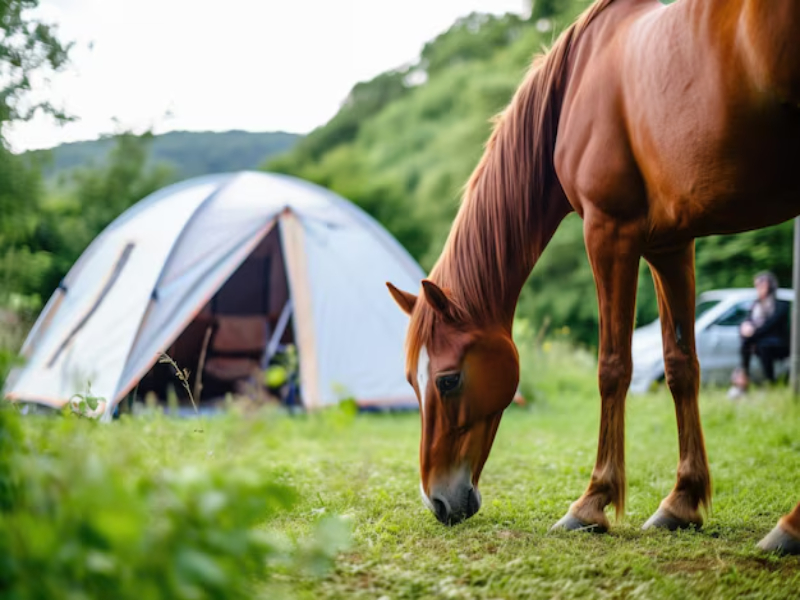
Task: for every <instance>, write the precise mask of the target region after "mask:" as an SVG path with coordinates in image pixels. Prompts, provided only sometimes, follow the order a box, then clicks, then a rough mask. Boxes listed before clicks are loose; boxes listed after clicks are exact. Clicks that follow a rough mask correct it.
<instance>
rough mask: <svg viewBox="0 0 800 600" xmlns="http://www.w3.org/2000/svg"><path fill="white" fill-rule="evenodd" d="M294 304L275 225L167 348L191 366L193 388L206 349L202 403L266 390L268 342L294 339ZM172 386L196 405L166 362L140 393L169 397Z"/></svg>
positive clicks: (180, 397) (183, 400) (181, 362)
mask: <svg viewBox="0 0 800 600" xmlns="http://www.w3.org/2000/svg"><path fill="white" fill-rule="evenodd" d="M288 302H289V286H288V282H287V279H286V269H285V267H284V260H283V252H282V246H281V237H280V228H279V227H274V228H273V229H272V231H270V233H269V234H267V236H266V237H265V238H264V239H263V240H262V241H261V243H260V244H259V245H258V246H257V247H256V249H255V250H254V251H253V252H252V254H250V256H248V258H247V259H246V260H245V261H244V262H243V263H242V264H241V265H239V267H238V268H237V269H236V271H235V272H234V273H233V275H231V276H230V278H229V279H228V280H227V281H226V282H225V283H224V284H223V285H222V287H221V288H220V289H219V290H217V292H216V293H215V294H214V296H213V297H212V298H211V300H210V301H209V302H208V303H207V304H206V305H205V306H204V307H203V308H202V309H201V310H200V312H199V313H198V314H197V315H196V316H195V318H194V319H193V320H192V321H191V323H190V324H189V325H188V326H187V327H186V329H185V330H184V331H183V332H181V334H180V335H179V336H178V337H177V339H176V340H175V341H174V342H173V344H172V345H171V346H170V347H169V348H167V354H169V356H171V357H172V359H173V360H174V361H175V362H176V363H177V364H178V366H179V367H181V368H182V369H188V370H189V373H190V375H189V385H190V387H191V388H192V389H193V390H194V389H195V386H196V379H197V373H198V371H199V369H200V367H201V356H202V354H203V352H204V351H205V357H204V359H203V360H202V363H203V364H202V369H203V373H202V392H201V395H200V399H201V403H202V404H205V405H208V404H209V403H214V402H216V401H218V400H220V399H222V398H223V397H224V396H225V395H226V394H228V393H233V394H237V393H247V394H252V393H253V392H254V391H258V392H259V393H261V392H263V387H262V385H261V376H260V372H261V369H262V366H263V362H264V359H265V352H266V351H267V346H268V345H270V346H271V347H273V348H274V347H275V346H276V345H278V344H280V345H285V344H293V343H294V328H293V326H292V325H293V324H292V318H291V317H289V319H288V322H287V319H286V316H287V315H286V312H287V311H286V308H287V303H288ZM282 314H283V315H284V316H283V319H281V315H282ZM280 328H282V329H283V330H282V332H281V331H280ZM276 332H277V333H276ZM271 341H272V342H273V343H272V344H270V342H271ZM170 387H171V388H172V389H174V390H175V393H176V395H177V398H178V402H179V404H180V405H181V406H190V405H191V402H190V400H189V397H188V394H187V393H186V391H185V390H184V389H183V387H182V385H181V383H180V382H179V381H178V380H177V378H176V377H175V374H174V369H173V368H172V367H171V366H170V365H168V364H163V363H156V364H155V365H154V366H153V367H152V369H151V370H150V371H149V372H148V373H147V375H145V377H144V378H142V380H141V382H140V383H139V389H138V392H137V396H138V397H140V398H141V397H143V396H144V394H146V393H147V392H154V393H155V394H156V395H157V396H158V398H159V399H161V400H164V399H166V398H167V394H168V393H169V388H170Z"/></svg>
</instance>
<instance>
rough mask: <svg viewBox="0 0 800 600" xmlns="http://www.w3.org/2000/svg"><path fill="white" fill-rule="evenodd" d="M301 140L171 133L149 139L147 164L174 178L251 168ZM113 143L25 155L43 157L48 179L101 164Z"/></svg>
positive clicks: (279, 135)
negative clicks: (163, 167) (169, 172)
mask: <svg viewBox="0 0 800 600" xmlns="http://www.w3.org/2000/svg"><path fill="white" fill-rule="evenodd" d="M301 137H302V136H300V135H297V134H293V133H284V132H268V133H250V132H247V131H226V132H221V133H216V132H190V131H173V132H170V133H165V134H162V135H156V136H153V140H152V145H151V147H150V162H151V163H152V164H165V165H168V166H170V167H171V168H172V170H173V174H174V176H175V178H177V179H184V178H187V177H193V176H195V175H204V174H207V173H219V172H223V171H235V170H240V169H254V168H257V167H258V166H259V165H261V164H262V163H263V162H264V161H265V160H267V159H269V158H270V157H271V156H274V155H276V154H280V153H281V152H285V151H287V150H289V149H290V148H291V147H292V146H293V145H294V144H295V143H296V142H297V140H298V139H300V138H301ZM114 144H115V140H114V138H111V137H108V138H101V139H99V140H94V141H88V142H75V143H70V144H62V145H61V146H57V147H56V148H53V149H52V150H38V151H34V152H30V153H28V154H31V155H35V156H43V157H46V160H45V162H44V164H45V167H44V169H43V174H44V176H45V177H46V178H47V179H50V180H52V179H55V178H57V177H58V176H59V175H61V174H66V173H68V172H70V171H72V170H73V169H75V168H77V167H86V166H99V165H101V164H103V163H104V162H105V161H106V159H107V158H108V154H109V152H110V151H111V149H112V148H113V147H114ZM47 155H49V157H48V156H47Z"/></svg>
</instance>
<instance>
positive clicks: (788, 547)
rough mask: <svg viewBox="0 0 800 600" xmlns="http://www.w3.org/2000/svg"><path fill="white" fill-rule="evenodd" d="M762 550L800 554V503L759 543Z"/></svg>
mask: <svg viewBox="0 0 800 600" xmlns="http://www.w3.org/2000/svg"><path fill="white" fill-rule="evenodd" d="M758 547H759V548H761V549H762V550H769V551H771V552H780V553H781V554H800V503H798V505H797V506H796V507H795V509H794V510H793V511H792V512H790V513H789V514H788V515H786V516H785V517H783V518H782V519H781V520H780V521H778V524H777V525H776V526H775V529H773V530H772V531H771V532H770V533H769V534H768V535H767V536H766V537H765V538H764V539H763V540H761V541H760V542H759V543H758Z"/></svg>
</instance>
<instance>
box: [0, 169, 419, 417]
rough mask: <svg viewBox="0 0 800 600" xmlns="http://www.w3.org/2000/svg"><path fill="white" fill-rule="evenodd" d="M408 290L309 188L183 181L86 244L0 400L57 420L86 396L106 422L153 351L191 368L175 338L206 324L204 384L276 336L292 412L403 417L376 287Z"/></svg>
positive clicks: (398, 261) (388, 249)
mask: <svg viewBox="0 0 800 600" xmlns="http://www.w3.org/2000/svg"><path fill="white" fill-rule="evenodd" d="M422 277H424V274H423V272H422V270H421V269H420V267H419V265H417V263H416V262H415V261H414V260H413V259H412V258H411V257H410V255H409V254H408V253H407V252H406V251H405V249H403V247H402V246H401V245H400V244H399V243H398V242H397V241H396V240H395V239H394V238H393V237H392V236H391V235H390V234H388V233H387V232H386V231H385V230H384V229H383V228H382V227H381V226H380V225H379V224H378V223H377V222H376V221H375V220H373V219H372V218H371V217H369V216H368V215H367V214H366V213H364V212H363V211H362V210H361V209H359V208H357V207H356V206H355V205H353V204H351V203H350V202H348V201H346V200H344V199H342V198H340V197H339V196H337V195H335V194H333V193H331V192H329V191H327V190H325V189H323V188H321V187H318V186H316V185H314V184H311V183H308V182H305V181H302V180H299V179H296V178H293V177H288V176H284V175H275V174H267V173H256V172H241V173H232V174H222V175H211V176H204V177H198V178H194V179H190V180H188V181H184V182H182V183H178V184H175V185H171V186H169V187H166V188H164V189H162V190H160V191H158V192H155V193H154V194H151V195H150V196H148V197H147V198H145V199H144V200H142V201H140V202H139V203H137V204H136V205H134V206H133V207H131V208H130V209H128V210H127V211H126V212H125V213H123V214H122V215H121V216H120V217H118V218H117V219H116V220H115V221H114V222H113V223H111V225H109V226H108V227H107V228H106V229H105V230H104V231H103V232H102V233H100V235H99V236H98V237H97V238H96V239H95V240H94V241H93V242H92V243H91V245H90V246H89V248H87V250H86V251H85V252H84V253H83V255H82V256H81V257H80V258H79V259H78V261H77V262H76V263H75V265H74V266H73V267H72V269H71V270H70V272H69V273H68V275H67V276H66V277H65V278H64V280H63V282H62V283H61V285H60V286H59V289H58V290H56V292H55V293H54V294H53V296H52V297H51V298H50V300H49V301H48V303H47V305H46V306H45V308H44V310H43V311H42V313H41V315H40V316H39V318H38V320H37V322H36V323H35V325H34V327H33V329H32V330H31V332H30V334H29V335H28V338H27V340H26V341H25V344H24V345H23V348H22V351H21V354H22V357H23V359H24V361H25V362H24V365H23V366H22V367H20V368H18V369H17V370H15V371H14V372H13V373H12V374H11V375H10V377H9V378H8V381H7V383H6V388H5V390H4V395H5V396H6V397H8V398H9V399H11V400H13V401H26V402H34V403H40V404H45V405H48V406H51V407H54V408H60V407H62V406H64V405H65V404H66V403H67V402H68V401H69V400H70V398H72V397H73V396H74V395H75V394H82V393H85V392H86V390H87V386H88V385H90V386H91V392H92V395H93V396H96V397H99V398H103V399H105V400H106V402H105V403H104V405H103V406H104V415H103V416H104V418H110V415H111V413H112V411H113V409H114V407H115V406H116V405H117V403H118V402H119V401H120V400H121V399H122V398H123V397H125V395H126V394H128V393H129V392H131V391H132V390H133V389H134V388H135V387H136V386H137V385H139V384H140V382H142V380H143V378H145V376H146V375H148V374H149V373H151V372H152V370H153V368H154V365H156V364H157V361H158V358H159V356H160V355H161V353H162V352H163V351H164V350H166V349H168V348H169V347H170V345H171V344H172V345H173V346H174V345H175V344H178V343H180V344H181V345H182V347H183V349H184V350H186V349H187V348H188V349H189V355H190V354H191V353H192V352H194V353H195V355H199V353H200V352H201V350H200V347H199V346H200V345H201V344H202V343H203V342H202V341H201V342H199V343H198V342H197V335H192V334H191V331H192V330H193V329H194V330H195V331H197V330H202V329H204V326H205V325H209V326H210V325H213V332H214V333H213V334H212V336H211V338H212V339H211V340H210V342H209V340H208V339H207V340H206V343H207V350H208V358H207V360H206V362H205V363H204V364H205V365H206V367H205V369H204V372H203V381H204V382H205V381H206V377H209V378H211V379H214V378H215V377H216V379H217V380H218V381H222V382H224V381H230V380H231V379H232V378H233V379H235V377H236V375H237V372H238V374H241V373H242V372H243V371H246V370H247V369H249V368H252V366H253V363H255V364H256V365H258V364H259V363H260V364H261V365H262V366H263V365H264V364H266V363H265V362H264V358H265V354H268V353H269V352H271V351H273V350H274V348H275V346H276V344H277V343H278V342H279V341H281V339H284V340H285V339H287V338H288V339H291V341H292V342H293V343H294V344H295V345H296V347H297V354H298V358H299V365H300V388H301V394H302V399H303V403H304V405H305V406H307V407H318V406H324V405H329V404H332V403H335V402H337V401H339V400H340V399H341V398H343V397H352V398H355V399H356V401H357V402H358V403H359V404H360V405H362V406H378V407H400V406H402V407H412V406H416V400H415V399H414V396H413V393H411V388H410V387H409V386H408V384H407V382H406V380H405V375H404V368H403V365H404V352H403V341H404V337H405V330H406V327H407V318H406V316H405V315H403V314H402V312H401V311H399V310H397V308H396V306H395V305H394V302H393V301H392V299H391V297H390V296H389V294H388V293H387V291H386V288H385V285H384V282H385V281H393V282H396V283H397V284H398V285H400V286H401V287H403V288H405V289H415V288H416V287H418V286H419V282H420V280H421V279H422ZM200 337H201V338H202V337H203V336H200ZM184 354H186V353H185V352H184ZM187 356H188V355H187ZM176 360H177V359H176ZM248 361H249V362H248ZM178 362H179V364H180V361H178ZM197 364H198V363H197V362H194V363H192V362H191V361H190V362H189V363H188V364H185V365H184V364H181V366H182V367H183V366H185V367H187V368H188V369H189V370H190V371H192V370H193V369H194V367H195V366H196V365H197ZM212 367H213V368H212Z"/></svg>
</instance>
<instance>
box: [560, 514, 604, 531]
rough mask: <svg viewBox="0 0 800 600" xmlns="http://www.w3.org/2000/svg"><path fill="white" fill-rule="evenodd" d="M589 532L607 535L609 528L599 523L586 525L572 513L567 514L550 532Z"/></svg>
mask: <svg viewBox="0 0 800 600" xmlns="http://www.w3.org/2000/svg"><path fill="white" fill-rule="evenodd" d="M561 530H563V531H587V532H589V533H605V532H606V531H607V528H606V527H605V526H604V525H600V524H599V523H584V522H583V521H581V520H580V519H579V518H578V517H576V516H573V515H572V513H567V514H565V515H564V516H563V517H561V519H560V520H559V521H558V523H556V524H555V525H553V526H552V527H551V528H550V531H561Z"/></svg>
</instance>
